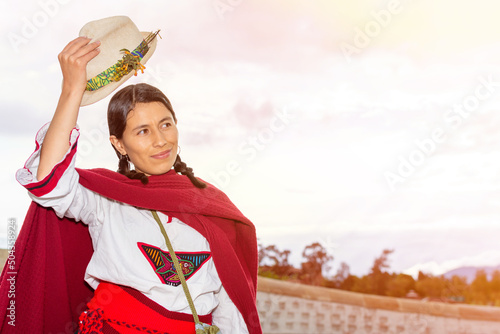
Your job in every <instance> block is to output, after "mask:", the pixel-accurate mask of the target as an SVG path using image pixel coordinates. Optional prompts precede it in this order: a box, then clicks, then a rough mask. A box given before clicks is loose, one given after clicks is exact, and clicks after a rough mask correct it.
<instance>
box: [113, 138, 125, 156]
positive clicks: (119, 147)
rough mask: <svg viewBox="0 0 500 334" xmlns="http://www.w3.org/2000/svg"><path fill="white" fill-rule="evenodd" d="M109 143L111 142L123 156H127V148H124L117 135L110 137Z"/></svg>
mask: <svg viewBox="0 0 500 334" xmlns="http://www.w3.org/2000/svg"><path fill="white" fill-rule="evenodd" d="M109 141H110V142H111V145H113V147H114V148H115V149H116V150H117V151H118V152H120V154H121V155H127V152H126V151H125V148H124V147H123V144H122V141H121V140H120V139H118V138H116V136H115V135H111V136H109Z"/></svg>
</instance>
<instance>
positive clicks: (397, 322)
mask: <svg viewBox="0 0 500 334" xmlns="http://www.w3.org/2000/svg"><path fill="white" fill-rule="evenodd" d="M257 290H258V292H257V307H258V310H259V315H260V320H261V323H262V328H263V330H264V333H266V334H295V333H297V334H316V333H332V334H333V333H342V334H346V333H349V334H351V333H352V334H382V333H391V334H392V333H394V334H395V333H405V334H406V333H407V334H479V333H481V334H489V333H491V334H494V333H496V334H500V308H498V307H486V306H472V305H464V304H446V303H438V302H423V301H418V300H411V299H404V298H393V297H383V296H374V295H367V294H362V293H356V292H349V291H343V290H336V289H328V288H323V287H315V286H309V285H304V284H297V283H289V282H286V281H280V280H274V279H269V278H265V277H260V276H259V279H258V288H257Z"/></svg>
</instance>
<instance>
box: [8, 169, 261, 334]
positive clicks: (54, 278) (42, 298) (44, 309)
mask: <svg viewBox="0 0 500 334" xmlns="http://www.w3.org/2000/svg"><path fill="white" fill-rule="evenodd" d="M77 170H78V173H79V174H80V183H81V184H82V185H83V186H84V187H86V188H88V189H90V190H92V191H95V192H97V193H99V194H101V195H102V196H105V197H108V198H111V199H114V200H117V201H120V202H124V203H127V204H130V205H133V206H137V207H140V208H145V209H153V210H158V211H161V212H163V213H165V214H167V215H170V216H173V217H176V218H178V219H180V220H181V221H182V222H184V223H186V224H187V225H189V226H191V227H192V228H194V229H195V230H196V231H198V232H199V233H200V234H202V235H203V236H204V237H205V238H206V239H207V240H208V242H209V244H210V249H211V252H212V256H213V259H214V263H215V267H216V268H217V273H218V274H219V277H220V280H221V282H222V284H223V286H224V288H225V289H226V291H227V293H228V295H229V297H230V298H231V300H232V301H233V303H234V304H235V305H236V307H237V308H238V310H239V311H240V312H241V314H242V316H243V318H244V319H245V323H246V325H247V327H248V330H249V332H250V333H252V334H253V333H257V334H259V333H262V329H261V327H260V322H259V316H258V312H257V307H256V288H257V268H258V255H257V239H256V234H255V227H254V225H253V224H252V223H251V222H250V221H249V220H248V219H247V218H246V217H245V216H243V214H242V213H241V212H240V211H239V210H238V209H237V208H236V207H235V206H234V204H233V203H232V202H231V201H230V200H229V199H228V198H227V196H226V195H225V194H224V193H223V192H221V191H220V190H218V189H216V188H215V187H213V186H211V185H208V186H207V188H205V189H199V188H196V187H194V186H193V185H192V183H191V181H190V180H189V179H188V178H187V177H186V176H182V175H178V174H177V173H175V172H174V171H173V170H172V171H169V172H168V173H166V174H164V175H159V176H150V177H149V183H148V184H147V185H143V184H142V183H141V182H140V181H139V180H131V179H129V178H127V177H125V176H123V175H121V174H118V173H115V172H112V171H109V170H106V169H92V170H83V169H77ZM49 182H50V181H49ZM92 252H93V250H92V241H91V239H90V235H89V233H88V230H87V226H86V225H84V224H81V223H75V222H74V221H73V220H70V219H67V218H64V219H60V218H58V217H57V216H56V215H55V213H54V211H53V210H52V209H47V208H43V207H41V206H39V205H37V204H35V203H32V204H31V206H30V208H29V211H28V214H27V215H26V219H25V221H24V224H23V227H22V229H21V231H20V233H19V236H18V239H17V241H16V244H15V248H14V252H13V253H12V254H11V255H13V256H11V259H12V258H13V260H12V262H13V263H12V264H13V267H11V266H7V265H6V266H5V267H4V270H3V272H2V276H1V278H0V319H2V321H1V326H2V327H1V333H54V334H55V333H74V331H75V330H76V328H77V320H78V316H79V315H80V313H81V312H82V311H83V310H85V308H86V303H87V302H88V301H89V300H90V298H91V297H92V295H93V291H92V289H91V288H90V287H89V286H88V285H87V284H86V283H85V281H84V280H83V277H84V273H85V268H86V267H87V264H88V262H89V261H90V258H91V256H92ZM9 322H10V323H14V324H15V326H12V325H9ZM224 334H225V333H224Z"/></svg>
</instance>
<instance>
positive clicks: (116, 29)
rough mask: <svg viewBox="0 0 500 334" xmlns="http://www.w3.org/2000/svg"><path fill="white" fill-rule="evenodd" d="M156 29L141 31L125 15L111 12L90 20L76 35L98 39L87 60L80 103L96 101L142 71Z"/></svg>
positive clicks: (82, 104)
mask: <svg viewBox="0 0 500 334" xmlns="http://www.w3.org/2000/svg"><path fill="white" fill-rule="evenodd" d="M158 32H159V30H158V31H156V32H141V31H139V29H138V28H137V26H136V25H135V24H134V22H132V20H131V19H130V18H129V17H127V16H113V17H108V18H105V19H101V20H96V21H91V22H89V23H87V24H85V26H83V28H82V29H81V30H80V33H79V36H86V37H88V38H91V39H92V41H91V42H93V41H95V40H99V41H100V42H101V45H100V46H99V49H100V50H101V51H100V52H99V54H98V55H97V56H96V57H95V58H94V59H92V60H91V61H89V63H88V64H87V88H86V90H85V93H84V94H83V98H82V102H81V106H86V105H89V104H92V103H95V102H97V101H99V100H101V99H103V98H105V97H106V96H108V95H109V94H111V92H113V91H114V90H115V89H117V88H118V87H119V86H120V85H122V84H123V83H124V82H125V81H127V80H128V79H130V77H132V75H137V73H138V71H141V72H142V73H144V69H145V66H144V64H146V62H147V61H148V60H149V58H151V56H152V55H153V53H154V51H155V49H156V42H157V38H156V36H157V35H158Z"/></svg>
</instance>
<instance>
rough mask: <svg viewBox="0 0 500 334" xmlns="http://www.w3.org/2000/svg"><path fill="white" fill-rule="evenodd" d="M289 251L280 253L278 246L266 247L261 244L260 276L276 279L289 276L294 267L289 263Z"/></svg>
mask: <svg viewBox="0 0 500 334" xmlns="http://www.w3.org/2000/svg"><path fill="white" fill-rule="evenodd" d="M289 256H290V251H289V250H284V251H280V250H279V249H278V247H276V245H269V246H267V247H264V246H263V245H262V244H259V269H260V270H259V271H260V274H264V275H265V276H271V277H276V278H283V277H284V276H288V275H289V274H290V273H291V271H292V269H293V266H292V265H291V264H290V262H289V261H288V257H289Z"/></svg>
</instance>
